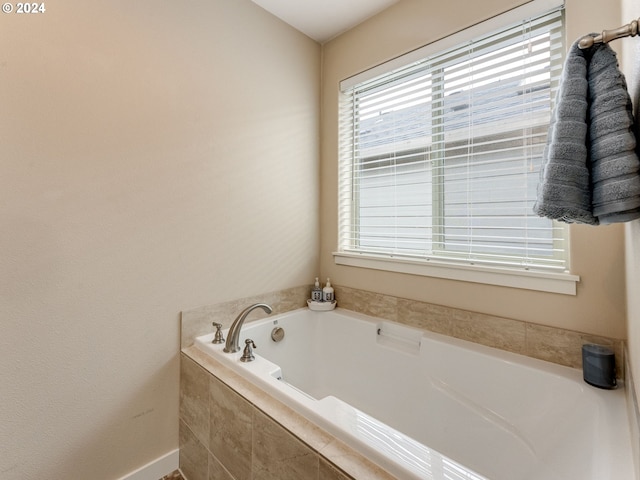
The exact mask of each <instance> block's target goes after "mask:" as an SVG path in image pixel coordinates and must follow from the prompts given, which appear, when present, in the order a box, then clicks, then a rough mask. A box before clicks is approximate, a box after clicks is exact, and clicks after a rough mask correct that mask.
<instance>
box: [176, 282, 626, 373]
mask: <svg viewBox="0 0 640 480" xmlns="http://www.w3.org/2000/svg"><path fill="white" fill-rule="evenodd" d="M333 287H334V289H335V296H336V299H337V301H338V306H339V307H340V308H344V309H347V310H352V311H355V312H359V313H363V314H366V315H371V316H373V317H377V318H382V319H385V320H390V321H393V322H398V323H401V324H404V325H408V326H411V327H415V328H420V329H423V330H428V331H431V332H436V333H440V334H443V335H448V336H451V337H456V338H460V339H462V340H468V341H471V342H474V343H479V344H481V345H486V346H489V347H494V348H498V349H501V350H506V351H509V352H514V353H519V354H522V355H526V356H529V357H533V358H538V359H541V360H546V361H548V362H553V363H557V364H560V365H565V366H568V367H572V368H582V345H583V344H585V343H596V344H599V345H607V346H609V347H611V348H612V349H613V350H614V352H615V355H616V365H617V369H618V372H617V375H618V377H619V378H624V358H623V352H624V340H620V339H615V338H609V337H601V336H596V335H590V334H586V333H582V332H577V331H573V330H564V329H561V328H555V327H548V326H544V325H539V324H535V323H530V322H524V321H521V320H514V319H510V318H504V317H496V316H492V315H486V314H483V313H477V312H472V311H468V310H460V309H457V308H451V307H445V306H442V305H435V304H431V303H426V302H421V301H417V300H409V299H405V298H401V297H394V296H391V295H384V294H381V293H375V292H368V291H365V290H359V289H355V288H351V287H343V286H339V285H333ZM310 291H311V285H302V286H299V287H293V288H289V289H285V290H280V291H277V292H270V293H266V294H262V295H256V296H252V297H246V298H242V299H238V300H232V301H229V302H224V303H218V304H214V305H208V306H204V307H199V308H196V309H193V310H189V311H184V312H182V338H181V347H182V348H186V347H189V346H191V345H192V344H193V342H194V339H195V338H196V337H197V336H200V335H204V334H206V333H211V332H212V331H213V327H212V325H211V323H212V321H214V320H215V321H216V322H219V323H222V324H223V326H224V328H227V327H229V326H230V325H231V323H232V322H233V320H234V319H235V317H236V316H237V315H238V313H239V312H240V311H242V309H244V308H245V307H246V306H248V305H250V304H252V303H257V302H262V303H267V304H269V305H271V306H272V307H273V310H274V312H273V313H275V314H278V313H284V312H288V311H291V310H295V309H298V308H302V307H305V306H306V300H307V298H309V295H310ZM265 315H266V314H264V313H263V312H262V310H256V311H255V312H254V313H252V318H251V319H250V320H257V319H259V318H262V317H264V316H265Z"/></svg>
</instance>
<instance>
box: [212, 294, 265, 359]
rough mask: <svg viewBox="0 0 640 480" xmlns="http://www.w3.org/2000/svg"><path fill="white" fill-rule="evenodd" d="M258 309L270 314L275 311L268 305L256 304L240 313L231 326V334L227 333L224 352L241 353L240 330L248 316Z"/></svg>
mask: <svg viewBox="0 0 640 480" xmlns="http://www.w3.org/2000/svg"><path fill="white" fill-rule="evenodd" d="M256 308H261V309H263V310H264V311H265V312H267V313H268V314H269V313H271V312H272V311H273V309H272V308H271V307H270V306H269V305H267V304H266V303H255V304H253V305H251V306H249V307H247V308H245V309H244V310H243V311H242V312H240V315H238V317H237V318H236V319H235V320H234V321H233V323H232V324H231V328H230V329H229V333H227V343H225V346H224V349H223V351H224V352H226V353H235V352H239V351H240V330H241V329H242V325H243V324H244V321H245V319H246V318H247V315H249V314H250V313H251V311H252V310H255V309H256Z"/></svg>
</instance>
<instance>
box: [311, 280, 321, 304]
mask: <svg viewBox="0 0 640 480" xmlns="http://www.w3.org/2000/svg"><path fill="white" fill-rule="evenodd" d="M311 301H312V302H321V301H322V289H321V288H320V282H318V277H316V284H315V285H314V286H313V288H312V289H311Z"/></svg>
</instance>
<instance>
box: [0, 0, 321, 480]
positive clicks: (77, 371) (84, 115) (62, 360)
mask: <svg viewBox="0 0 640 480" xmlns="http://www.w3.org/2000/svg"><path fill="white" fill-rule="evenodd" d="M46 7H47V11H46V13H44V14H39V15H16V14H12V15H7V14H3V15H2V16H1V17H0V45H2V48H1V49H0V166H1V168H0V172H1V173H0V179H1V180H0V182H1V188H0V224H1V225H2V233H0V364H1V365H2V368H1V369H0V385H1V387H0V391H1V392H2V393H1V395H0V445H1V448H0V451H1V454H0V476H1V477H2V478H15V479H18V478H19V479H21V480H40V479H43V478H50V479H52V480H58V479H92V480H102V479H104V480H111V479H115V478H118V477H120V476H122V475H125V474H127V473H128V472H130V471H132V470H134V469H136V468H138V467H140V466H142V465H144V464H145V463H147V462H149V461H151V460H154V459H155V458H157V457H159V456H161V455H163V454H165V453H167V452H169V451H171V450H173V449H175V448H177V447H178V386H179V382H178V377H179V312H180V311H181V310H184V309H190V308H194V307H197V306H200V305H204V304H211V303H216V302H220V301H225V300H229V299H233V298H240V297H245V296H250V295H254V294H257V293H262V292H268V291H273V290H279V289H282V288H287V287H292V286H297V285H302V284H305V283H310V282H311V281H312V278H313V277H314V276H316V275H317V267H318V256H317V253H316V252H317V251H318V235H319V234H318V229H319V224H318V188H319V185H318V180H317V178H318V153H317V152H318V150H319V147H318V132H319V123H318V122H319V121H318V118H319V91H320V87H319V80H320V48H319V46H318V45H317V44H316V43H314V42H312V41H311V40H309V39H308V38H307V37H305V36H303V35H301V34H300V33H298V32H296V31H295V30H293V29H292V28H290V27H288V26H286V25H284V24H283V23H282V22H280V21H279V20H277V19H275V18H274V17H272V16H270V15H268V14H267V13H266V12H264V11H263V10H262V9H260V8H258V7H257V6H255V4H253V3H252V2H250V1H249V0H208V1H203V0H200V1H194V2H154V1H151V0H141V1H136V2H129V1H123V0H118V1H109V2H96V1H88V2H87V1H80V0H67V1H64V2H51V3H46Z"/></svg>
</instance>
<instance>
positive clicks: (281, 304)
mask: <svg viewBox="0 0 640 480" xmlns="http://www.w3.org/2000/svg"><path fill="white" fill-rule="evenodd" d="M310 291H311V286H307V285H303V286H300V287H293V288H288V289H286V290H280V291H278V292H271V293H265V294H263V295H256V296H253V297H246V298H241V299H238V300H232V301H230V302H224V303H216V304H214V305H207V306H204V307H199V308H196V309H193V310H189V311H185V312H182V330H181V342H180V343H181V347H182V348H184V347H188V346H189V345H193V341H194V339H195V338H196V337H198V336H200V335H204V334H206V333H210V332H212V331H213V327H212V325H211V322H213V321H214V320H215V321H216V322H218V323H221V324H222V326H223V328H228V327H230V326H231V323H233V320H235V318H236V317H237V315H238V314H239V313H240V312H241V311H242V310H243V309H244V308H245V307H248V306H249V305H251V304H253V303H266V304H268V305H270V306H271V307H272V308H273V314H278V313H283V312H288V311H291V310H295V309H296V308H302V307H305V306H306V305H307V298H309V294H310ZM264 316H266V313H264V312H263V311H262V310H261V309H258V310H255V311H253V312H251V316H250V317H248V318H247V322H249V321H252V320H258V319H259V318H263V317H264Z"/></svg>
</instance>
